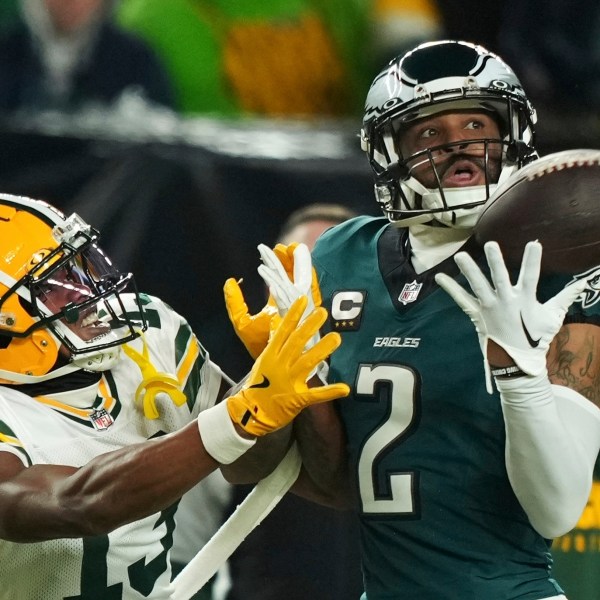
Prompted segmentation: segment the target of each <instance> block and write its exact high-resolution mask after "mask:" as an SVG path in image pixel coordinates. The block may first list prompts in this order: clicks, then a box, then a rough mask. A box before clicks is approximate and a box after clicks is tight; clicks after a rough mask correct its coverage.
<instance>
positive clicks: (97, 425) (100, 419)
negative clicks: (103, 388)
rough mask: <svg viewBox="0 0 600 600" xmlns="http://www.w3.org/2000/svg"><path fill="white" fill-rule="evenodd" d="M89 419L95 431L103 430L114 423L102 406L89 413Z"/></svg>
mask: <svg viewBox="0 0 600 600" xmlns="http://www.w3.org/2000/svg"><path fill="white" fill-rule="evenodd" d="M90 420H91V421H92V425H93V426H94V429H96V430H97V431H103V430H104V429H108V428H109V427H110V426H111V425H112V424H113V423H114V420H113V418H112V416H111V414H110V413H109V412H107V411H106V410H105V409H104V408H101V409H99V410H95V411H94V412H93V413H92V414H91V415H90Z"/></svg>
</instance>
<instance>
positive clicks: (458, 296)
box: [435, 273, 478, 314]
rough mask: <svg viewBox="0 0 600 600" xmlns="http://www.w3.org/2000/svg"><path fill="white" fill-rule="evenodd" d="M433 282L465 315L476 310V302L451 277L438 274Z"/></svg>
mask: <svg viewBox="0 0 600 600" xmlns="http://www.w3.org/2000/svg"><path fill="white" fill-rule="evenodd" d="M435 282H436V283H437V284H438V285H439V286H440V287H441V288H442V289H443V290H444V291H445V292H446V293H448V294H449V295H450V297H451V298H452V300H454V302H456V304H458V306H460V308H462V309H463V310H464V311H465V312H466V313H467V314H470V313H471V312H473V311H474V310H476V309H477V308H478V304H477V300H476V299H475V298H473V296H471V294H469V293H468V292H467V291H466V290H465V289H463V288H462V287H461V286H460V285H459V284H458V283H456V281H454V279H452V277H450V276H448V275H446V274H445V273H438V274H437V275H436V276H435Z"/></svg>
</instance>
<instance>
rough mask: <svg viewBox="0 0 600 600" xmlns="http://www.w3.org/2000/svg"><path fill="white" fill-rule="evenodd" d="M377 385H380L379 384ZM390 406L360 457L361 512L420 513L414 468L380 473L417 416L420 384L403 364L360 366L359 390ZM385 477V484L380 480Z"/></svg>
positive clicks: (361, 393) (357, 383)
mask: <svg viewBox="0 0 600 600" xmlns="http://www.w3.org/2000/svg"><path fill="white" fill-rule="evenodd" d="M377 384H380V385H379V386H378V385H377ZM382 384H387V390H386V394H385V396H388V402H389V403H390V407H389V409H388V412H387V418H386V420H385V421H384V422H383V423H381V425H379V427H377V428H376V429H375V430H374V431H373V432H372V433H371V434H370V435H369V437H368V438H367V440H366V442H365V443H364V445H363V447H362V451H361V453H360V457H359V459H358V485H359V490H360V498H361V502H362V511H363V513H365V514H366V515H368V514H369V513H370V514H389V515H404V516H407V517H408V516H413V515H415V514H416V513H418V507H417V506H416V500H417V496H418V490H417V489H416V488H417V486H416V483H417V481H416V480H417V476H416V473H414V472H412V471H403V472H400V473H399V472H392V473H380V472H379V471H380V470H381V469H382V468H383V467H382V466H381V462H382V459H383V458H384V456H385V454H386V453H387V452H388V451H389V450H391V449H392V448H393V447H395V446H396V445H397V444H399V443H401V442H402V440H404V439H406V437H407V436H408V435H410V429H411V427H410V426H411V425H412V424H413V423H414V422H415V420H416V417H417V411H416V406H417V402H418V393H419V386H418V385H417V377H416V375H415V373H414V371H413V370H412V369H409V368H408V367H406V366H403V365H394V364H380V365H360V366H359V369H358V376H357V379H356V393H357V394H360V395H362V396H373V397H374V398H375V400H378V401H384V399H385V396H384V395H383V393H382ZM381 477H385V485H382V484H381V483H378V482H380V481H381Z"/></svg>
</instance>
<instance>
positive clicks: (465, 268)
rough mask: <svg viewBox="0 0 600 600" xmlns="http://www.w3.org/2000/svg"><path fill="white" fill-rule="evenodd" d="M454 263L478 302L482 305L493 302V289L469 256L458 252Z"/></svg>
mask: <svg viewBox="0 0 600 600" xmlns="http://www.w3.org/2000/svg"><path fill="white" fill-rule="evenodd" d="M454 262H455V263H456V264H457V265H458V268H459V269H460V271H461V273H462V274H463V275H464V276H465V279H466V280H467V282H468V284H469V285H470V286H471V289H472V290H473V293H474V294H475V296H477V298H478V299H479V301H480V302H482V303H483V304H489V303H491V302H493V301H494V298H495V292H494V289H493V288H492V286H491V285H490V283H489V281H488V280H487V278H486V277H485V275H484V274H483V273H482V272H481V269H480V268H479V267H478V266H477V263H476V262H475V261H474V260H473V259H472V258H471V256H469V254H467V253H466V252H459V253H458V254H456V255H455V257H454Z"/></svg>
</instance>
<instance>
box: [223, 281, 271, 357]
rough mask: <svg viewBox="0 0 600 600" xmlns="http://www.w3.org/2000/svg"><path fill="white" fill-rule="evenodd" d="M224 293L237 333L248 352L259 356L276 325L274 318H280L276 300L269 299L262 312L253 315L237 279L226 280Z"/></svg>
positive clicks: (253, 355)
mask: <svg viewBox="0 0 600 600" xmlns="http://www.w3.org/2000/svg"><path fill="white" fill-rule="evenodd" d="M223 293H224V295H225V307H226V308H227V314H228V315H229V320H230V321H231V324H232V325H233V329H234V330H235V333H236V335H237V336H238V337H239V338H240V340H241V341H242V343H243V344H244V346H245V347H246V350H248V354H250V356H251V357H252V358H254V359H256V358H258V357H259V356H260V353H261V352H262V351H263V350H264V349H265V346H266V345H267V342H268V341H269V336H270V334H271V328H272V327H274V324H273V323H272V320H273V318H274V317H277V318H278V313H277V307H276V306H275V302H274V301H273V300H272V299H269V301H268V302H267V303H266V304H265V305H264V307H263V308H262V309H261V310H260V312H258V313H256V314H255V315H251V314H250V311H249V310H248V305H247V304H246V301H245V300H244V294H243V293H242V289H241V288H240V284H239V283H238V282H237V281H236V280H235V279H233V278H230V279H228V280H227V281H226V282H225V285H224V286H223Z"/></svg>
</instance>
